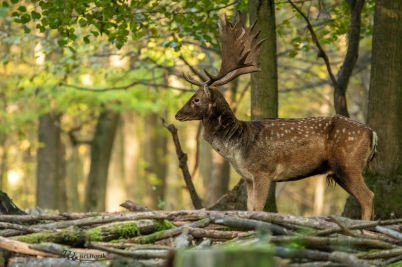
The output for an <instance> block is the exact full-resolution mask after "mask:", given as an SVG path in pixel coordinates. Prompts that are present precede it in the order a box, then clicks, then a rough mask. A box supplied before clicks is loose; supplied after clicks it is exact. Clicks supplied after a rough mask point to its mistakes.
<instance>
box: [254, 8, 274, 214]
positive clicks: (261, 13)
mask: <svg viewBox="0 0 402 267" xmlns="http://www.w3.org/2000/svg"><path fill="white" fill-rule="evenodd" d="M249 11H250V22H253V21H254V20H255V19H258V25H257V28H259V29H260V30H261V34H260V36H261V37H262V38H266V37H268V39H267V40H266V41H265V42H264V43H263V44H262V45H261V51H262V53H261V56H260V65H259V66H260V68H261V72H257V73H253V74H251V119H253V120H254V119H260V118H277V117H278V72H277V54H276V24H275V2H274V0H263V1H259V0H250V1H249ZM264 210H265V211H272V212H277V211H278V210H277V207H276V201H275V183H272V184H271V188H270V191H269V195H268V199H267V202H266V204H265V207H264Z"/></svg>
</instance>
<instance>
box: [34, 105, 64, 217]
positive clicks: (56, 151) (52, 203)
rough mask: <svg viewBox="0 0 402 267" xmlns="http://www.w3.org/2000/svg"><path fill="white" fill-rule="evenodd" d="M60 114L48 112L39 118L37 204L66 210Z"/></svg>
mask: <svg viewBox="0 0 402 267" xmlns="http://www.w3.org/2000/svg"><path fill="white" fill-rule="evenodd" d="M59 122H60V115H55V114H53V113H47V114H44V115H42V116H40V118H39V130H38V141H39V142H40V143H41V144H42V146H41V147H40V148H39V149H38V153H37V162H38V166H37V183H36V205H37V206H39V207H41V208H47V209H59V210H60V211H64V210H65V207H66V206H65V205H66V203H63V201H64V202H65V191H64V189H63V188H65V186H66V185H65V164H66V162H65V159H64V152H65V150H64V144H63V143H62V141H61V130H60V128H59V127H58V124H59Z"/></svg>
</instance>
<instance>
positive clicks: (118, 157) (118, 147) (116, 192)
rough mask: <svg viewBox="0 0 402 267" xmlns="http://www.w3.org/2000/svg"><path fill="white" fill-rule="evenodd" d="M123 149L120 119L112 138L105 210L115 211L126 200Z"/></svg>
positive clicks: (121, 122)
mask: <svg viewBox="0 0 402 267" xmlns="http://www.w3.org/2000/svg"><path fill="white" fill-rule="evenodd" d="M124 147H125V144H124V137H123V119H121V120H120V121H119V125H118V127H117V130H116V134H115V137H114V145H113V149H112V154H111V159H110V163H109V174H108V177H109V178H108V179H107V191H106V200H107V201H106V210H116V208H117V207H119V205H120V204H121V203H123V202H124V201H126V200H127V195H126V188H125V187H126V186H125V179H124Z"/></svg>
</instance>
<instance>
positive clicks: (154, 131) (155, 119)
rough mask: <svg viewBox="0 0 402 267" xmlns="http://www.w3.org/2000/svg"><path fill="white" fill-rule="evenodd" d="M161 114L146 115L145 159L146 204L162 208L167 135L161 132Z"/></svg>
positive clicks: (154, 207)
mask: <svg viewBox="0 0 402 267" xmlns="http://www.w3.org/2000/svg"><path fill="white" fill-rule="evenodd" d="M160 128H161V126H160V122H159V116H158V114H156V113H151V114H148V115H147V116H146V117H145V131H144V159H145V164H146V166H145V178H146V180H147V185H146V191H147V196H146V198H145V205H146V206H147V207H149V208H151V209H157V208H159V209H160V208H162V206H161V205H162V204H163V201H164V199H165V187H166V179H165V178H166V161H165V155H166V153H167V152H166V150H167V136H166V135H165V134H163V133H162V132H160V131H159V130H160Z"/></svg>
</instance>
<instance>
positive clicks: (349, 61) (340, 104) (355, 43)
mask: <svg viewBox="0 0 402 267" xmlns="http://www.w3.org/2000/svg"><path fill="white" fill-rule="evenodd" d="M288 2H289V3H290V4H291V5H292V7H293V8H294V9H295V10H296V11H297V12H298V13H299V14H300V15H301V16H302V17H303V19H304V20H305V21H306V23H307V28H308V30H309V31H310V34H311V37H312V39H313V42H314V43H315V44H316V46H317V48H318V50H319V52H318V55H317V57H322V58H323V59H324V62H325V65H326V67H327V71H328V74H329V76H330V79H331V81H332V84H333V86H334V106H335V111H336V113H337V114H341V115H343V116H346V117H349V112H348V109H347V104H346V89H347V86H348V83H349V79H350V77H351V75H352V73H353V69H354V67H355V65H356V61H357V57H358V52H359V42H360V25H361V11H362V8H363V4H364V2H365V0H353V1H352V0H350V1H347V2H348V4H349V7H350V10H351V20H350V26H349V28H350V30H349V45H348V49H347V53H346V56H345V60H344V62H343V65H342V67H341V70H340V71H339V73H338V79H336V78H335V76H334V74H333V73H332V69H331V64H330V62H329V58H328V55H327V54H326V53H325V51H324V49H323V48H322V46H321V44H320V42H319V41H318V38H317V36H316V34H315V31H314V28H313V26H312V25H311V23H310V21H309V19H308V18H307V16H306V15H305V14H303V12H302V11H301V10H300V9H299V8H298V7H297V6H296V5H295V4H294V3H293V2H292V1H291V0H288Z"/></svg>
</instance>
